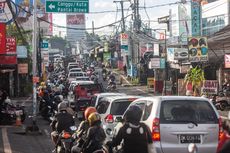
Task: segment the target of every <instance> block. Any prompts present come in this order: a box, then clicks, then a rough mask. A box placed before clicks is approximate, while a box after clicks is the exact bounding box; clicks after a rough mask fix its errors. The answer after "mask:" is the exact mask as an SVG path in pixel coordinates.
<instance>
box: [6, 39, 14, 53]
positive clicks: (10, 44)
mask: <svg viewBox="0 0 230 153" xmlns="http://www.w3.org/2000/svg"><path fill="white" fill-rule="evenodd" d="M6 54H7V55H15V56H16V38H15V37H6Z"/></svg>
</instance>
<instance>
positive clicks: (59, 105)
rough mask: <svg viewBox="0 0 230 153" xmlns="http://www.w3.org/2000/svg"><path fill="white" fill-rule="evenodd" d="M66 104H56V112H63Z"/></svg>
mask: <svg viewBox="0 0 230 153" xmlns="http://www.w3.org/2000/svg"><path fill="white" fill-rule="evenodd" d="M67 107H68V106H67V103H66V102H61V103H60V104H58V111H59V112H60V111H65V110H66V109H67Z"/></svg>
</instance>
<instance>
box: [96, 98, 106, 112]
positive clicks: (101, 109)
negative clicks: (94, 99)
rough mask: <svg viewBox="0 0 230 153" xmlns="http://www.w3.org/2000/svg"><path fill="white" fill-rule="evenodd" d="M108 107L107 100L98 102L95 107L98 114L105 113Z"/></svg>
mask: <svg viewBox="0 0 230 153" xmlns="http://www.w3.org/2000/svg"><path fill="white" fill-rule="evenodd" d="M108 107H109V102H107V101H103V102H101V103H100V105H98V106H97V107H96V108H97V112H98V113H99V114H105V113H106V110H107V109H108Z"/></svg>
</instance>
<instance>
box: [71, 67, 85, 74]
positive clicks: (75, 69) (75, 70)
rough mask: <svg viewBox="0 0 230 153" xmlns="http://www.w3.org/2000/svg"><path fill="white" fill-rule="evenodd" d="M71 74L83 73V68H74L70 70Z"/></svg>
mask: <svg viewBox="0 0 230 153" xmlns="http://www.w3.org/2000/svg"><path fill="white" fill-rule="evenodd" d="M71 72H83V71H82V68H72V69H69V73H71Z"/></svg>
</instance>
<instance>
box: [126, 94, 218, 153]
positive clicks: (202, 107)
mask: <svg viewBox="0 0 230 153" xmlns="http://www.w3.org/2000/svg"><path fill="white" fill-rule="evenodd" d="M132 105H137V106H139V107H140V108H141V109H142V110H143V114H142V119H141V121H142V122H144V123H145V124H146V125H147V126H148V127H149V128H150V130H151V132H152V139H153V142H154V145H155V147H156V150H157V153H187V152H188V145H189V144H191V143H193V144H195V145H196V147H197V148H198V152H200V153H216V150H217V146H218V140H219V136H220V134H221V119H220V116H219V115H218V112H217V110H216V108H215V107H214V106H213V104H212V103H211V102H210V101H209V100H208V99H206V98H203V97H192V96H159V97H144V98H140V99H137V100H135V101H134V102H132V104H131V105H130V106H132ZM130 106H129V107H130Z"/></svg>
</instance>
